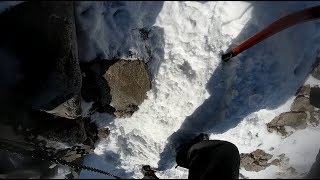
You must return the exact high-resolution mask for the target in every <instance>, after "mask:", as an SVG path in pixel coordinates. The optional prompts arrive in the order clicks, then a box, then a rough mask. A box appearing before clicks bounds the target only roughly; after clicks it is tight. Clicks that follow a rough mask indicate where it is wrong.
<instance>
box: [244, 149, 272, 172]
mask: <svg viewBox="0 0 320 180" xmlns="http://www.w3.org/2000/svg"><path fill="white" fill-rule="evenodd" d="M271 158H272V155H271V154H268V153H266V152H264V151H263V150H261V149H257V150H255V151H253V152H251V153H241V154H240V167H243V168H244V169H245V170H246V171H256V172H258V171H261V170H264V169H265V168H267V167H268V166H270V164H271V163H268V160H270V159H271Z"/></svg>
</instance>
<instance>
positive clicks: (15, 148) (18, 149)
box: [0, 140, 121, 179]
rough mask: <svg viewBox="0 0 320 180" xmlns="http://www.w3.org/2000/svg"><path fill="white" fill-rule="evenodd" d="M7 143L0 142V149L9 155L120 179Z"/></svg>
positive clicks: (40, 150) (38, 151)
mask: <svg viewBox="0 0 320 180" xmlns="http://www.w3.org/2000/svg"><path fill="white" fill-rule="evenodd" d="M6 141H7V142H8V140H6ZM7 142H1V143H0V148H1V149H4V150H5V151H7V152H9V153H16V154H19V155H29V156H31V157H33V158H36V159H41V160H48V161H51V162H53V163H57V164H61V165H66V166H69V167H71V168H74V169H76V170H81V169H85V170H88V171H92V172H96V173H100V174H105V175H108V176H111V177H114V178H116V179H121V178H120V177H118V176H116V175H113V174H111V173H108V172H106V171H103V170H100V169H97V168H93V167H89V166H85V165H81V164H76V163H73V162H68V161H66V160H63V159H61V158H55V157H52V156H51V155H48V152H47V151H45V150H42V149H39V148H38V147H36V150H35V151H34V152H30V151H27V150H25V149H22V148H21V147H19V146H15V145H12V144H11V143H7ZM29 145H31V144H29ZM32 146H34V145H32Z"/></svg>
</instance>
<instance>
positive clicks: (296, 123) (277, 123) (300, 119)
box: [267, 111, 307, 136]
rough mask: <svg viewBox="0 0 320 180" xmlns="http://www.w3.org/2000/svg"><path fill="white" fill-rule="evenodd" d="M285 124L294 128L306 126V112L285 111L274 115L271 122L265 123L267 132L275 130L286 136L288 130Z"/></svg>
mask: <svg viewBox="0 0 320 180" xmlns="http://www.w3.org/2000/svg"><path fill="white" fill-rule="evenodd" d="M285 126H290V127H292V128H295V129H304V128H306V127H307V114H306V113H305V112H302V111H299V112H285V113H282V114H280V115H279V116H277V117H275V118H274V119H273V120H272V121H271V122H269V123H267V128H268V131H269V132H272V131H273V130H276V131H277V132H279V133H280V134H281V135H283V136H286V135H287V134H288V132H287V131H286V130H285Z"/></svg>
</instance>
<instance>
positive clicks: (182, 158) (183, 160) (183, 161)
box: [176, 133, 209, 169]
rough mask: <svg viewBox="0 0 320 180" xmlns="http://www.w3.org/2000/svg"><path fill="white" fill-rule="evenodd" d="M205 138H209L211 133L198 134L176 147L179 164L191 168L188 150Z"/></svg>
mask: <svg viewBox="0 0 320 180" xmlns="http://www.w3.org/2000/svg"><path fill="white" fill-rule="evenodd" d="M204 140H209V135H208V134H205V133H200V134H199V135H197V136H196V137H195V138H193V139H192V140H191V141H189V142H187V143H185V144H182V145H181V146H179V147H178V148H177V149H176V153H177V154H176V162H177V166H181V167H184V168H187V169H189V162H188V151H189V149H190V148H191V146H193V145H194V144H196V143H198V142H201V141H204Z"/></svg>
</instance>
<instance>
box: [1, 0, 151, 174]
mask: <svg viewBox="0 0 320 180" xmlns="http://www.w3.org/2000/svg"><path fill="white" fill-rule="evenodd" d="M0 22H1V24H2V25H1V28H0V36H1V42H0V56H1V57H0V59H1V61H0V63H1V68H2V69H1V70H2V72H3V73H2V74H3V78H2V77H1V78H0V83H1V84H4V85H5V86H3V87H2V88H0V91H1V92H2V93H1V95H0V109H1V110H0V117H1V118H0V119H1V120H0V135H1V137H0V141H1V142H3V143H8V145H10V144H11V143H13V144H16V145H17V144H20V145H18V146H19V149H20V148H21V149H25V150H28V151H29V150H30V146H31V147H32V146H34V147H37V148H41V149H42V151H43V152H46V153H47V154H50V155H51V156H53V157H55V158H60V159H62V160H65V161H67V162H74V163H79V164H81V163H82V160H83V157H84V156H85V155H86V154H89V153H92V152H93V150H94V148H95V147H94V144H95V142H96V141H97V140H98V139H99V138H107V137H108V134H109V133H110V132H109V130H108V129H101V130H98V129H97V127H96V125H95V124H94V123H91V119H90V118H88V117H81V101H82V99H84V100H86V101H93V102H94V103H95V104H94V106H93V109H92V110H97V111H99V112H107V113H110V114H113V115H116V116H117V117H126V116H131V115H132V114H133V112H134V111H136V110H138V106H139V105H140V104H141V103H142V102H143V100H144V99H145V98H146V92H147V91H148V90H149V89H150V86H151V85H150V78H149V75H148V68H147V67H146V64H145V63H144V62H143V61H140V60H131V61H127V60H100V61H92V62H91V63H88V64H82V68H80V64H79V57H78V53H79V52H78V46H77V36H76V22H75V18H74V2H71V1H70V2H69V1H66V2H58V1H57V2H55V1H50V2H23V3H21V4H19V5H17V6H15V7H13V8H11V9H9V10H7V11H5V12H3V13H1V14H0ZM81 71H82V72H81ZM3 148H4V149H3ZM5 149H6V147H3V146H2V149H1V150H0V158H1V161H3V162H8V163H7V164H6V165H4V164H3V165H0V170H1V172H4V174H2V175H3V177H2V176H1V177H2V178H14V177H16V178H52V177H54V176H55V173H57V171H58V168H59V166H55V168H51V167H53V166H52V163H51V162H49V161H41V160H37V159H34V158H31V157H28V156H27V155H26V156H25V157H21V158H19V156H21V155H15V154H13V153H11V152H10V151H5ZM30 151H33V150H32V148H31V150H30ZM40 166H41V168H40ZM28 168H29V169H28ZM69 171H70V173H69V174H68V175H66V178H73V177H76V176H77V173H79V169H70V170H69Z"/></svg>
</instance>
